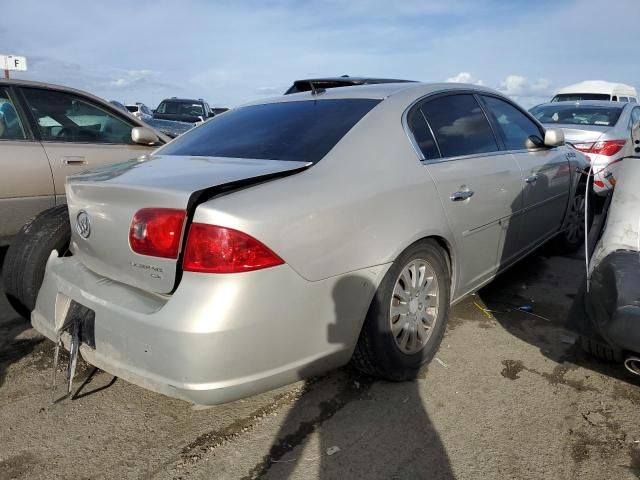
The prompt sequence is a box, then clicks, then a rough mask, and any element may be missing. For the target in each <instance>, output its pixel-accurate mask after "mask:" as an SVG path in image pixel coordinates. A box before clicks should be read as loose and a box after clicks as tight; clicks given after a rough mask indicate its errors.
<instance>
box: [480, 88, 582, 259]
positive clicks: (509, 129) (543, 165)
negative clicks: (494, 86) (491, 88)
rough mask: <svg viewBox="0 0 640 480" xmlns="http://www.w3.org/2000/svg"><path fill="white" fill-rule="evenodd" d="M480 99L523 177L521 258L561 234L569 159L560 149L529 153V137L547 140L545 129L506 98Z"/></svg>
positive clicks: (530, 151)
mask: <svg viewBox="0 0 640 480" xmlns="http://www.w3.org/2000/svg"><path fill="white" fill-rule="evenodd" d="M481 98H482V100H483V102H484V104H485V106H486V108H487V111H488V113H489V117H490V119H492V121H493V122H494V125H495V129H496V130H498V132H499V133H500V136H501V137H502V141H503V142H504V145H505V149H506V150H507V151H508V152H509V153H511V154H512V155H513V156H514V158H515V159H516V161H517V162H518V165H519V166H520V169H521V170H522V174H523V177H524V183H523V201H524V205H523V212H522V221H521V233H520V240H519V241H518V244H519V246H520V248H519V249H518V250H520V253H518V254H521V253H523V252H524V251H526V250H528V249H531V248H533V247H535V246H536V245H538V244H540V243H542V242H544V241H545V240H546V239H548V238H549V237H550V236H552V235H554V234H555V233H557V232H558V231H559V230H560V227H561V226H562V222H563V220H564V216H565V211H566V208H567V203H568V200H569V192H570V190H571V171H570V170H569V168H570V167H569V165H570V164H569V159H568V158H567V155H566V152H565V151H564V150H563V148H560V147H554V148H548V147H540V148H536V149H533V150H529V149H527V147H526V145H525V142H526V140H527V138H529V136H532V135H533V136H536V137H538V138H539V139H540V140H542V139H543V138H544V131H543V130H542V128H541V127H540V126H538V124H536V123H535V122H534V121H533V120H532V119H531V118H530V117H529V115H528V114H526V113H524V112H523V111H522V110H520V109H519V108H518V107H516V106H515V105H513V104H512V103H510V102H508V101H507V100H505V99H503V98H498V97H496V96H492V95H481Z"/></svg>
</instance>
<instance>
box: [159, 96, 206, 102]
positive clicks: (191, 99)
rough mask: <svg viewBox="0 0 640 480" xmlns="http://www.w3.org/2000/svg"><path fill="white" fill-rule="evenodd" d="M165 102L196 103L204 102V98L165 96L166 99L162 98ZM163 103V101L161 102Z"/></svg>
mask: <svg viewBox="0 0 640 480" xmlns="http://www.w3.org/2000/svg"><path fill="white" fill-rule="evenodd" d="M162 101H163V102H171V101H174V102H195V103H198V102H200V103H204V100H203V99H201V98H177V97H171V98H165V99H164V100H162ZM160 103H162V102H160Z"/></svg>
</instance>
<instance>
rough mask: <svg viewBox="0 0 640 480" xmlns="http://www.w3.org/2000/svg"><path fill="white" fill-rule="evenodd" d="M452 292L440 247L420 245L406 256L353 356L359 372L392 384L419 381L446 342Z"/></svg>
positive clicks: (388, 279)
mask: <svg viewBox="0 0 640 480" xmlns="http://www.w3.org/2000/svg"><path fill="white" fill-rule="evenodd" d="M450 286H451V275H450V272H449V267H448V262H447V258H446V257H445V253H444V252H443V250H442V248H440V246H439V245H438V244H437V243H436V242H435V241H433V240H424V241H420V242H417V243H415V244H413V245H412V246H410V247H409V248H408V249H407V250H405V251H404V252H403V253H402V254H401V255H400V256H399V257H398V258H397V259H396V261H395V262H394V263H393V265H392V266H391V268H390V269H389V271H388V272H387V273H386V275H385V277H384V279H383V280H382V282H381V284H380V286H379V287H378V290H377V291H376V294H375V295H374V298H373V300H372V302H371V306H370V307H369V311H368V313H367V317H366V319H365V322H364V325H363V327H362V331H361V332H360V338H359V339H358V344H357V346H356V349H355V351H354V354H353V358H352V362H353V364H354V366H355V367H356V368H357V369H358V370H360V371H362V372H364V373H366V374H368V375H372V376H376V377H380V378H384V379H387V380H392V381H403V380H410V379H412V378H415V376H416V375H417V373H418V371H419V370H420V367H421V366H422V365H424V364H425V363H427V362H429V361H430V360H431V359H432V358H433V357H434V355H435V354H436V351H437V350H438V347H439V346H440V342H441V341H442V337H443V335H444V332H445V328H446V323H447V319H448V316H449V297H450Z"/></svg>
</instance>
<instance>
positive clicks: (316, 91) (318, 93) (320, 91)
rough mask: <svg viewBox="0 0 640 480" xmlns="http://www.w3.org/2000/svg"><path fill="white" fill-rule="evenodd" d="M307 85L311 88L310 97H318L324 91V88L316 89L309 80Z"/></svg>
mask: <svg viewBox="0 0 640 480" xmlns="http://www.w3.org/2000/svg"><path fill="white" fill-rule="evenodd" d="M309 85H310V86H311V95H313V96H318V95H320V94H321V93H324V92H325V91H326V90H325V89H324V88H316V87H315V85H314V84H313V81H311V80H309Z"/></svg>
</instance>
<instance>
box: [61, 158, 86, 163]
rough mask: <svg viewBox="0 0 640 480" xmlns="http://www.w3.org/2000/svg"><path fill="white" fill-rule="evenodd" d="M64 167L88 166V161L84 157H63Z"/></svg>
mask: <svg viewBox="0 0 640 480" xmlns="http://www.w3.org/2000/svg"><path fill="white" fill-rule="evenodd" d="M62 163H63V164H64V165H86V164H87V161H86V160H85V159H84V157H62Z"/></svg>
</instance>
